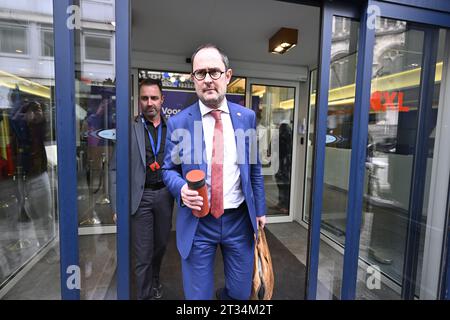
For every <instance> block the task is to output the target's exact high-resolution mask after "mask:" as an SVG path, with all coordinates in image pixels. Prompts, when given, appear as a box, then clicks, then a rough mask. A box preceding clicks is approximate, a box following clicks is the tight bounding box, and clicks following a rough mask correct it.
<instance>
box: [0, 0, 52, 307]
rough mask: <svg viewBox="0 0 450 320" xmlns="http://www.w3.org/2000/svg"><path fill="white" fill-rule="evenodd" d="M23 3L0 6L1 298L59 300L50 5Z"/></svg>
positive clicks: (7, 3) (47, 0)
mask: <svg viewBox="0 0 450 320" xmlns="http://www.w3.org/2000/svg"><path fill="white" fill-rule="evenodd" d="M24 8H25V7H23V5H21V4H18V3H15V2H13V1H6V2H5V1H2V2H1V4H0V15H1V16H2V18H1V19H0V39H1V41H0V42H1V44H0V298H1V299H15V300H21V299H59V298H60V286H59V277H60V268H59V242H58V241H57V237H58V226H57V214H56V210H57V159H56V135H55V133H56V132H55V68H54V60H53V59H54V56H53V48H54V45H53V23H52V21H53V19H52V15H53V5H52V1H51V0H45V1H42V2H40V4H39V8H37V7H36V6H30V7H28V8H25V9H24ZM6 17H7V18H6ZM14 278H16V279H18V278H20V280H18V281H17V283H16V284H14V285H12V286H11V283H13V280H15V279H14Z"/></svg>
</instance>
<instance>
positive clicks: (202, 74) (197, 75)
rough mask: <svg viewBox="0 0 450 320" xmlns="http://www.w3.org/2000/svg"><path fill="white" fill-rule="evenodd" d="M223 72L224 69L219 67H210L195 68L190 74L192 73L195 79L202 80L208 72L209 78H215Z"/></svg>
mask: <svg viewBox="0 0 450 320" xmlns="http://www.w3.org/2000/svg"><path fill="white" fill-rule="evenodd" d="M224 73H225V71H220V70H219V69H210V70H208V69H199V70H195V71H194V72H192V74H193V75H194V77H195V79H197V80H204V79H205V78H206V74H209V76H210V77H211V79H213V80H217V79H219V78H220V77H221V76H222V74H224Z"/></svg>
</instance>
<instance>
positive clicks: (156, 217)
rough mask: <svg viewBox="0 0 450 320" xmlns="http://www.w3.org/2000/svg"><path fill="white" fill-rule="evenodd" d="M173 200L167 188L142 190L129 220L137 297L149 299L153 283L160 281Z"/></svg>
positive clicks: (170, 223) (170, 226)
mask: <svg viewBox="0 0 450 320" xmlns="http://www.w3.org/2000/svg"><path fill="white" fill-rule="evenodd" d="M173 203H174V202H173V198H172V195H171V194H170V192H169V190H168V189H167V187H164V188H162V189H159V190H150V189H145V190H144V193H143V195H142V200H141V203H140V204H139V208H138V210H137V211H136V213H135V214H134V215H132V217H131V228H132V229H131V234H132V247H133V258H134V259H133V260H134V273H135V274H134V275H135V284H136V298H137V299H138V300H147V299H150V298H151V297H152V296H151V294H152V282H153V281H154V279H155V280H157V281H159V272H160V269H161V263H162V259H163V256H164V253H165V251H166V247H167V243H168V241H169V235H170V230H171V228H172V210H173Z"/></svg>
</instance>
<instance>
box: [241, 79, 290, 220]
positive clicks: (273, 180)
mask: <svg viewBox="0 0 450 320" xmlns="http://www.w3.org/2000/svg"><path fill="white" fill-rule="evenodd" d="M249 82H251V80H249ZM250 92H251V104H250V105H251V107H252V109H253V110H254V111H255V113H256V119H257V131H258V143H259V155H260V159H261V163H262V173H263V176H264V184H265V189H266V205H267V209H268V211H267V214H268V216H289V208H290V205H289V204H290V189H291V171H292V154H293V145H294V144H293V128H294V109H295V105H296V101H295V97H296V87H284V86H275V85H266V84H255V83H250Z"/></svg>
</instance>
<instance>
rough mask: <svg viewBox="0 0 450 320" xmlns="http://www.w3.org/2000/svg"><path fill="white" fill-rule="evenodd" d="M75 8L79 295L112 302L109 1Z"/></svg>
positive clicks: (113, 243)
mask: <svg viewBox="0 0 450 320" xmlns="http://www.w3.org/2000/svg"><path fill="white" fill-rule="evenodd" d="M81 4H82V6H83V11H82V12H83V15H82V17H81V29H75V30H74V31H75V61H76V64H75V81H76V85H75V95H76V101H75V104H76V106H75V108H76V110H75V114H76V120H75V121H76V124H75V125H76V130H77V141H76V147H77V167H78V170H77V177H78V181H77V186H78V225H79V238H78V243H79V263H80V269H81V284H82V285H81V292H80V293H81V299H86V300H91V299H105V298H108V299H114V298H115V297H116V287H115V285H112V283H114V276H115V269H116V237H115V234H114V233H115V231H116V230H115V225H114V221H113V216H114V213H115V212H114V208H115V203H114V202H113V199H112V198H111V192H110V191H111V188H110V185H111V180H112V179H115V172H113V173H111V174H110V172H109V167H110V165H109V164H110V162H111V161H112V160H113V159H112V157H113V152H112V151H113V146H114V143H115V127H116V102H115V101H116V96H115V95H116V88H115V80H114V79H115V64H114V61H115V56H114V45H113V44H114V40H115V30H114V26H113V25H112V24H111V23H110V21H114V1H111V2H93V1H81ZM88 21H89V24H88ZM88 26H90V27H89V28H88ZM92 26H95V29H93V28H92Z"/></svg>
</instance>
